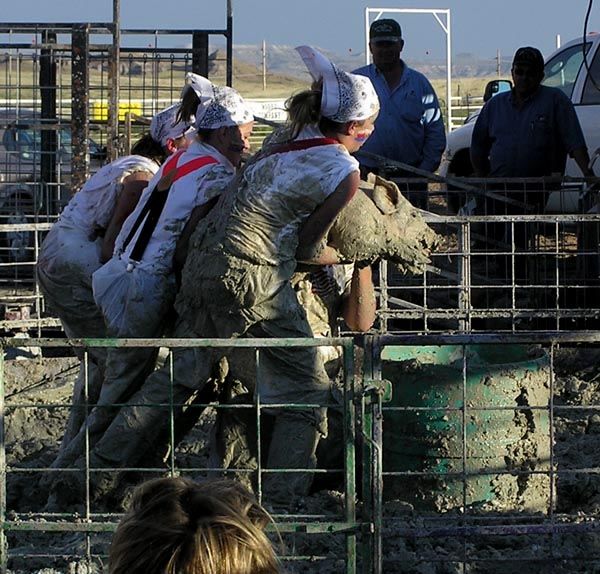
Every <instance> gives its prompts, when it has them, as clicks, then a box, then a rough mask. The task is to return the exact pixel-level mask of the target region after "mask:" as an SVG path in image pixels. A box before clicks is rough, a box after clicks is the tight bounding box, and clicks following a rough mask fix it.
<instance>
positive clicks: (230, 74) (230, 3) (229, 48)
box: [227, 0, 233, 87]
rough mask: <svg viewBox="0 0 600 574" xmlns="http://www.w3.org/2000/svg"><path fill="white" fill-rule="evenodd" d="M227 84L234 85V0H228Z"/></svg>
mask: <svg viewBox="0 0 600 574" xmlns="http://www.w3.org/2000/svg"><path fill="white" fill-rule="evenodd" d="M227 85H228V86H230V87H231V86H233V0H227Z"/></svg>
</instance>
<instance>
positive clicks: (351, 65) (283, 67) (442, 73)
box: [233, 44, 511, 82]
mask: <svg viewBox="0 0 600 574" xmlns="http://www.w3.org/2000/svg"><path fill="white" fill-rule="evenodd" d="M317 48H318V47H317ZM318 49H320V48H318ZM266 52H267V56H266V68H267V74H274V75H281V76H291V77H294V78H298V79H301V80H304V82H308V81H309V77H308V72H307V71H306V68H305V67H304V64H303V63H302V60H301V59H300V57H299V56H298V54H297V53H296V51H295V50H294V48H293V46H285V45H278V44H267V49H266ZM322 52H323V53H324V54H325V55H326V56H327V57H329V58H331V60H332V61H334V62H335V63H336V64H337V65H338V66H339V67H340V68H342V69H343V70H347V71H350V70H354V69H355V68H357V67H359V66H362V65H363V64H364V58H363V55H362V54H359V55H356V56H352V55H340V54H335V53H333V52H329V51H327V50H322ZM233 54H234V60H235V65H234V74H236V72H235V66H237V65H239V64H241V62H243V63H245V64H249V65H253V66H254V67H255V68H256V69H257V71H258V73H259V74H262V71H261V70H262V47H261V46H255V45H244V44H237V45H235V46H234V50H233ZM510 63H511V62H510V58H503V59H501V62H500V73H501V75H508V74H509V72H510ZM410 66H411V67H413V68H415V69H417V70H419V71H421V72H423V73H424V74H425V75H426V76H427V77H429V78H431V79H436V78H439V79H441V78H445V77H446V61H445V59H444V60H428V61H427V62H419V61H414V60H410ZM496 71H497V62H496V58H495V57H489V58H480V57H479V56H477V55H474V54H468V53H462V54H457V55H455V56H454V59H453V62H452V76H453V77H456V78H464V77H473V78H476V77H489V76H494V75H496ZM246 72H247V73H248V74H249V73H250V71H249V69H247V70H246Z"/></svg>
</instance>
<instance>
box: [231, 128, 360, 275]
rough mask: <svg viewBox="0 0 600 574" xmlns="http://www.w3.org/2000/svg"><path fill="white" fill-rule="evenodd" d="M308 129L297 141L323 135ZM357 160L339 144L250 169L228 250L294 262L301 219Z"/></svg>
mask: <svg viewBox="0 0 600 574" xmlns="http://www.w3.org/2000/svg"><path fill="white" fill-rule="evenodd" d="M323 137H324V136H323V134H322V133H321V131H320V130H319V129H318V128H316V127H313V126H311V127H306V128H304V129H303V130H302V131H301V132H300V134H299V135H298V137H297V138H296V139H295V140H294V141H296V142H298V141H301V140H306V139H314V138H323ZM354 171H358V162H357V161H356V159H354V158H353V157H352V156H351V155H350V154H349V153H348V151H347V150H346V148H345V147H344V146H342V145H341V144H326V145H318V146H314V147H310V148H307V149H302V150H296V151H287V152H284V153H276V154H272V155H269V156H267V157H265V158H263V159H260V160H258V161H257V162H256V163H254V164H252V165H250V166H248V167H247V169H246V170H245V172H244V182H243V185H242V187H241V188H240V190H239V192H238V195H237V197H236V199H235V205H234V207H233V209H232V212H231V215H230V217H229V220H228V223H227V229H226V233H225V238H224V246H225V248H226V250H227V251H228V252H230V253H232V254H234V255H237V256H241V257H243V258H246V259H249V260H250V261H254V262H256V263H259V264H269V265H280V264H281V263H283V262H288V261H291V260H295V255H296V249H297V247H298V233H299V229H300V227H301V225H302V223H303V222H304V221H305V220H306V219H307V218H308V217H309V216H310V214H311V213H312V212H313V211H314V210H315V209H316V208H317V207H318V206H319V205H321V204H322V203H323V202H324V201H325V200H326V199H327V197H329V196H330V195H331V194H332V193H333V192H334V191H335V190H336V188H337V187H338V185H339V184H340V183H341V182H342V181H343V180H344V179H345V178H346V177H347V176H348V175H349V174H351V173H352V172H354Z"/></svg>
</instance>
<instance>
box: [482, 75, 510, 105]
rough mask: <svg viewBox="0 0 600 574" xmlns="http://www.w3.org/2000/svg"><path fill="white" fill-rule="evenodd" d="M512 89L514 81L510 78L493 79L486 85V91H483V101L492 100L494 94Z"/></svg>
mask: <svg viewBox="0 0 600 574" xmlns="http://www.w3.org/2000/svg"><path fill="white" fill-rule="evenodd" d="M511 89H512V82H511V81H510V80H492V81H491V82H488V83H487V84H486V86H485V91H484V92H483V101H484V102H487V101H488V100H491V99H492V98H493V97H494V96H497V95H498V94H501V93H502V92H508V91H509V90H511Z"/></svg>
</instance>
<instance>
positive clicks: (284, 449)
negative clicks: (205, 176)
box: [176, 127, 358, 505]
mask: <svg viewBox="0 0 600 574" xmlns="http://www.w3.org/2000/svg"><path fill="white" fill-rule="evenodd" d="M318 138H323V135H322V133H321V132H320V131H319V130H318V129H317V128H315V127H309V128H305V129H303V130H302V131H301V132H300V134H299V136H298V138H297V141H300V140H311V139H318ZM353 171H358V162H357V161H356V160H355V159H354V158H352V157H351V156H350V154H349V153H348V152H347V150H346V148H344V147H343V146H341V145H338V144H328V145H319V146H314V147H307V148H306V149H298V150H295V151H286V152H283V153H273V154H270V155H266V156H265V157H262V158H261V159H258V160H257V161H256V162H254V163H253V164H251V165H249V166H248V167H247V168H246V170H245V171H244V173H243V175H242V180H241V183H240V184H239V186H238V189H237V193H235V194H229V193H228V194H227V195H226V196H225V197H224V198H222V201H220V202H219V204H217V206H216V207H215V209H213V211H212V212H211V214H210V215H209V217H208V218H206V220H205V222H204V224H201V226H199V228H198V230H197V234H198V233H203V244H202V248H201V249H200V250H192V251H190V253H189V255H188V258H187V262H186V266H185V268H184V272H183V277H182V288H181V290H180V292H179V296H178V300H177V303H176V307H177V310H178V312H179V313H180V314H187V316H188V317H189V318H190V321H192V318H193V324H191V326H192V328H193V330H194V331H195V333H196V335H197V336H199V337H222V338H229V337H240V336H245V337H259V338H288V337H312V336H313V332H312V330H311V328H310V325H309V323H308V321H307V318H306V313H305V311H304V309H303V308H302V306H301V305H300V304H299V303H298V299H297V297H296V293H295V292H294V289H293V287H292V285H291V282H290V279H291V277H292V275H293V274H294V271H295V269H296V259H295V254H296V250H297V247H298V234H299V231H300V229H301V227H302V224H303V223H304V221H305V220H306V219H307V218H308V217H309V216H310V215H311V213H312V212H313V211H314V210H315V209H316V208H317V207H318V206H319V205H320V204H322V203H323V201H325V199H326V198H327V197H328V196H329V195H330V194H332V193H333V192H334V191H335V189H336V188H337V186H338V185H339V184H340V183H341V182H342V181H343V180H344V179H345V178H346V177H347V176H348V175H349V174H350V173H352V172H353ZM225 198H226V199H227V201H223V199H225ZM256 394H257V395H258V396H259V397H260V401H261V403H262V404H263V405H264V404H269V403H271V404H281V403H284V404H307V403H308V404H312V405H327V404H328V403H329V402H330V399H331V384H330V380H329V377H328V376H327V373H326V372H325V369H324V366H323V360H322V358H321V356H320V355H319V353H318V351H317V349H316V348H308V347H304V348H302V347H299V348H272V349H264V350H261V352H260V364H259V369H258V373H257V386H256ZM270 410H271V412H272V414H273V415H275V423H274V429H273V436H272V441H271V445H270V448H269V454H268V464H267V467H268V468H269V469H281V468H286V469H308V470H310V469H312V468H314V465H315V449H316V446H317V443H318V440H319V437H320V436H321V435H323V434H325V433H326V409H325V408H324V407H317V406H314V407H306V408H285V407H284V408H281V407H277V408H275V407H274V408H272V409H270ZM263 478H264V480H263V486H264V493H265V496H266V497H267V498H266V499H265V500H267V501H272V502H274V503H281V504H285V505H289V504H290V503H292V502H293V499H294V497H297V496H303V495H305V494H306V493H307V491H308V488H309V486H310V483H311V480H312V476H311V474H310V473H307V472H287V473H276V472H270V473H266V474H265V476H264V477H263Z"/></svg>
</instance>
